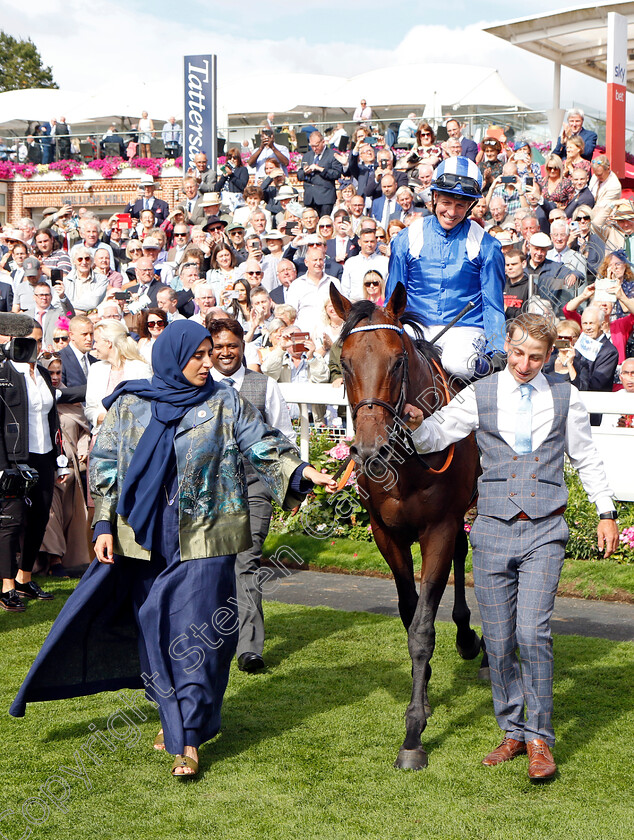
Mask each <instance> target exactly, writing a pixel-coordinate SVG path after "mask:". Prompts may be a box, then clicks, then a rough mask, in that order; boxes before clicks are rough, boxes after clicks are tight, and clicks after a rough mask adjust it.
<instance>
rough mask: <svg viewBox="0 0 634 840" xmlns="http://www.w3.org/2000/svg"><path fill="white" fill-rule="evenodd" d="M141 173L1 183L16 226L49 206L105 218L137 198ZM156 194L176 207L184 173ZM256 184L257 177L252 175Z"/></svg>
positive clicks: (161, 182) (161, 181)
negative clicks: (64, 206)
mask: <svg viewBox="0 0 634 840" xmlns="http://www.w3.org/2000/svg"><path fill="white" fill-rule="evenodd" d="M141 174H142V173H140V172H138V174H136V175H135V176H134V177H131V178H111V179H108V180H104V179H103V178H102V177H101V175H99V173H97V172H95V173H92V172H91V173H90V175H89V176H88V177H86V176H85V175H84V176H83V177H82V178H77V179H72V180H70V181H67V180H66V179H65V178H60V179H59V181H53V180H49V177H48V176H44V177H42V176H37V175H36V176H34V177H33V178H29V179H28V180H27V179H24V178H15V179H14V180H12V181H2V182H0V183H1V184H2V185H3V186H5V185H6V190H7V196H6V207H4V208H3V210H5V212H6V218H7V225H8V226H12V225H15V223H16V222H17V221H18V219H21V218H22V217H23V216H33V217H35V218H38V219H39V218H40V217H41V215H42V210H44V208H45V207H61V206H62V204H72V205H73V207H75V208H77V207H88V208H89V209H92V210H95V212H97V214H98V215H99V216H101V217H107V216H108V215H110V214H111V213H113V212H115V210H116V209H117V208H120V207H121V206H125V205H126V204H128V203H129V202H130V201H132V200H133V199H136V197H137V187H138V184H139V179H140V177H141ZM288 180H289V182H290V183H291V184H293V186H298V182H297V177H296V175H295V173H291V175H289V178H288ZM155 182H156V188H155V191H154V195H155V196H156V197H157V198H162V199H164V200H165V201H167V203H168V204H169V206H170V209H172V208H173V207H174V206H175V205H176V204H178V202H179V199H181V192H180V187H181V182H182V175H177V176H168V177H161V178H155ZM250 183H253V176H251V178H250Z"/></svg>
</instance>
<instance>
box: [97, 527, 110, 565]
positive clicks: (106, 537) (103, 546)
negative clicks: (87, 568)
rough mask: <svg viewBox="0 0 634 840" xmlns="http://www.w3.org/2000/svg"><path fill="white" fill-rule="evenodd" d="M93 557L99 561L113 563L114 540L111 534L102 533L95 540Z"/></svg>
mask: <svg viewBox="0 0 634 840" xmlns="http://www.w3.org/2000/svg"><path fill="white" fill-rule="evenodd" d="M95 557H96V558H97V560H99V562H100V563H105V564H106V565H111V564H112V563H114V540H113V539H112V534H102V535H101V536H100V537H97V539H96V540H95Z"/></svg>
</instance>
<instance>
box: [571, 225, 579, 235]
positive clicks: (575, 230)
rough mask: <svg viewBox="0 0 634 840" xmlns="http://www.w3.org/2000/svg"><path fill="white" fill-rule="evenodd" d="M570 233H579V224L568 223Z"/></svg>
mask: <svg viewBox="0 0 634 840" xmlns="http://www.w3.org/2000/svg"><path fill="white" fill-rule="evenodd" d="M570 233H579V222H570Z"/></svg>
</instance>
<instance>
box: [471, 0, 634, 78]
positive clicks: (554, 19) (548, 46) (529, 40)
mask: <svg viewBox="0 0 634 840" xmlns="http://www.w3.org/2000/svg"><path fill="white" fill-rule="evenodd" d="M608 12H616V13H617V14H620V15H623V16H624V17H626V18H627V20H628V27H627V41H628V43H627V54H628V62H627V78H628V83H627V85H626V87H627V89H628V90H629V91H630V92H631V93H634V3H629V2H622V3H595V4H593V5H592V6H587V7H585V8H581V9H564V10H562V11H558V12H553V13H552V14H540V15H537V16H535V17H527V18H519V19H517V20H510V21H507V22H506V23H498V24H496V25H495V26H487V27H485V28H484V31H485V32H489V33H490V34H491V35H496V36H497V37H498V38H502V39H503V40H505V41H508V42H509V43H510V44H514V45H515V46H516V47H521V48H522V49H523V50H528V51H529V52H532V53H535V54H536V55H540V56H542V57H543V58H548V59H550V60H551V61H554V62H556V63H557V64H561V65H562V66H564V67H570V68H571V69H572V70H578V71H579V72H580V73H585V74H586V76H592V77H593V78H595V79H599V80H600V81H602V82H605V81H606V78H607V70H606V62H607V42H608V38H607V15H608Z"/></svg>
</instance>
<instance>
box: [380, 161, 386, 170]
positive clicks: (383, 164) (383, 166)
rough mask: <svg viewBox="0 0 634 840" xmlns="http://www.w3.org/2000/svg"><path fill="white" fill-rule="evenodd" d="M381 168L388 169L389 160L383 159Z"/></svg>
mask: <svg viewBox="0 0 634 840" xmlns="http://www.w3.org/2000/svg"><path fill="white" fill-rule="evenodd" d="M381 169H387V161H386V160H382V161H381Z"/></svg>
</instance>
